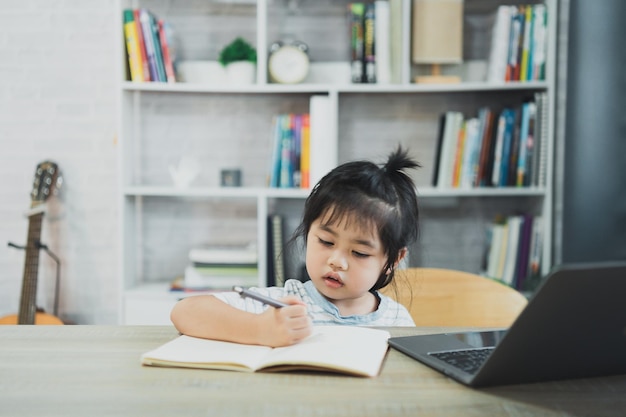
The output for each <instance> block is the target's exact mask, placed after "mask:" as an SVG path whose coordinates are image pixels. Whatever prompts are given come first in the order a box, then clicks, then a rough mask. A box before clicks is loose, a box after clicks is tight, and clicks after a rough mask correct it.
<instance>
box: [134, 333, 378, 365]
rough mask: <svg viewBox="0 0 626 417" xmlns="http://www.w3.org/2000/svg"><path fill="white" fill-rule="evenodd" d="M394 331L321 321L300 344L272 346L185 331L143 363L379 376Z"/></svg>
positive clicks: (143, 357) (150, 355)
mask: <svg viewBox="0 0 626 417" xmlns="http://www.w3.org/2000/svg"><path fill="white" fill-rule="evenodd" d="M388 339H389V332H387V331H384V330H378V329H372V328H367V327H354V326H316V327H315V328H314V331H313V334H312V335H311V336H309V337H308V338H306V339H305V340H303V341H301V342H300V343H297V344H295V345H291V346H286V347H279V348H271V347H267V346H258V345H244V344H239V343H231V342H222V341H218V340H208V339H200V338H196V337H190V336H185V335H183V336H179V337H177V338H176V339H174V340H172V341H170V342H167V343H165V344H164V345H162V346H160V347H158V348H156V349H154V350H152V351H150V352H146V353H144V354H143V355H142V356H141V363H142V364H143V365H151V366H169V367H183V368H202V369H222V370H230V371H241V372H257V371H263V372H279V371H291V370H313V371H326V372H334V373H342V374H347V375H355V376H369V377H373V376H376V375H378V373H379V371H380V367H381V365H382V362H383V360H384V358H385V354H386V353H387V349H388V345H387V340H388Z"/></svg>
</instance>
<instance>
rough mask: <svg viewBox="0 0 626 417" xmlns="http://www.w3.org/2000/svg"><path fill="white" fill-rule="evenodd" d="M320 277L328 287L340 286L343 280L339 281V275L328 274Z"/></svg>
mask: <svg viewBox="0 0 626 417" xmlns="http://www.w3.org/2000/svg"><path fill="white" fill-rule="evenodd" d="M322 279H323V280H324V283H325V284H326V286H328V287H330V288H340V287H342V286H343V282H342V281H341V278H339V276H336V275H333V274H328V275H324V276H323V277H322Z"/></svg>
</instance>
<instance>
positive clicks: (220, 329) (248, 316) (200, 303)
mask: <svg viewBox="0 0 626 417" xmlns="http://www.w3.org/2000/svg"><path fill="white" fill-rule="evenodd" d="M170 318H171V320H172V323H173V324H174V326H175V327H176V329H177V330H178V331H179V332H181V333H182V334H186V335H188V336H194V337H202V338H205V339H216V340H225V341H229V342H236V343H246V344H260V338H259V319H260V317H259V315H258V314H253V313H248V312H245V311H242V310H239V309H237V308H234V307H232V306H230V305H228V304H226V303H224V302H223V301H221V300H219V299H218V298H216V297H213V296H212V295H200V296H194V297H187V298H184V299H182V300H180V301H179V302H178V303H176V305H175V306H174V308H173V309H172V312H171V315H170Z"/></svg>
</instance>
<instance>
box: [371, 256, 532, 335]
mask: <svg viewBox="0 0 626 417" xmlns="http://www.w3.org/2000/svg"><path fill="white" fill-rule="evenodd" d="M394 281H395V286H394V285H389V286H387V287H386V288H384V289H383V291H382V293H383V294H385V295H387V296H389V297H391V298H393V299H394V300H396V301H398V302H399V303H400V304H402V305H404V306H405V307H406V308H407V309H408V310H409V312H410V313H411V316H412V317H413V320H414V321H415V325H416V326H461V327H463V326H471V327H508V326H510V325H511V324H512V323H513V321H515V319H516V318H517V316H518V315H519V313H520V312H521V311H522V310H523V309H524V307H525V306H526V304H527V303H528V300H527V299H526V298H525V297H524V296H523V295H522V294H521V293H519V292H518V291H516V290H515V289H513V288H511V287H508V286H506V285H504V284H501V283H499V282H497V281H494V280H492V279H489V278H485V277H482V276H480V275H475V274H471V273H468V272H462V271H455V270H452V269H438V268H408V269H403V270H399V271H397V272H396V277H395V278H394Z"/></svg>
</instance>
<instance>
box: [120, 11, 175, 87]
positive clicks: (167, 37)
mask: <svg viewBox="0 0 626 417" xmlns="http://www.w3.org/2000/svg"><path fill="white" fill-rule="evenodd" d="M123 17H124V39H125V41H126V54H127V57H128V70H129V71H128V72H129V74H130V79H131V81H133V82H143V81H156V82H170V83H172V82H176V74H175V72H174V60H175V58H174V51H173V50H172V48H171V45H172V30H171V28H170V27H169V25H168V24H167V23H166V22H164V21H163V19H159V18H158V17H156V16H155V15H154V14H152V13H151V12H150V11H149V10H147V9H125V10H124V14H123Z"/></svg>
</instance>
